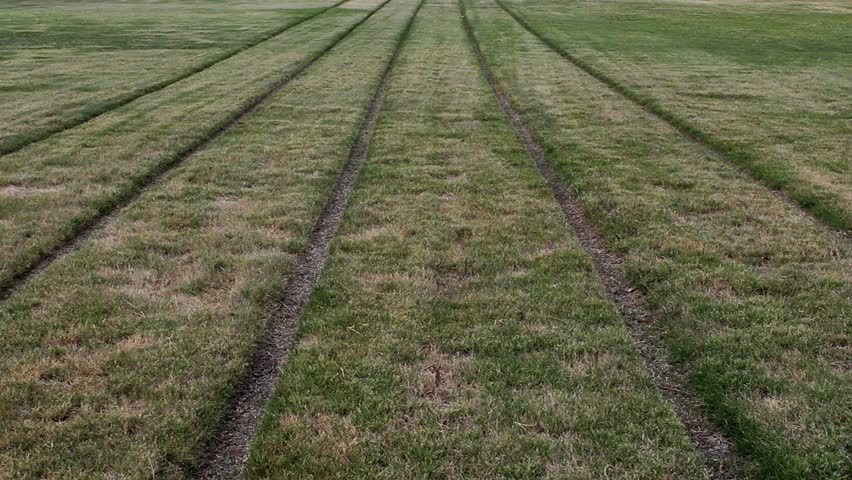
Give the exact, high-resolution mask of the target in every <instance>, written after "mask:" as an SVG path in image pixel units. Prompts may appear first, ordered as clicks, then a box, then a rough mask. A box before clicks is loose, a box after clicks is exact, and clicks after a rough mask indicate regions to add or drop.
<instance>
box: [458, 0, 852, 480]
mask: <svg viewBox="0 0 852 480" xmlns="http://www.w3.org/2000/svg"><path fill="white" fill-rule="evenodd" d="M466 3H468V4H469V5H471V8H470V9H469V10H470V15H471V17H472V20H473V23H474V27H475V30H476V33H477V37H478V38H479V39H480V42H481V44H482V49H483V51H484V54H485V56H486V58H487V59H488V62H489V64H490V65H492V67H493V68H494V70H495V72H496V74H497V76H498V77H499V78H500V80H501V81H502V82H504V84H505V85H506V90H507V91H508V93H509V95H510V97H512V98H513V100H514V101H515V102H516V103H517V104H518V105H519V108H518V109H519V110H520V111H522V112H524V119H525V121H526V122H527V123H528V124H529V125H530V127H531V129H532V130H533V131H534V132H537V133H538V135H539V140H540V142H541V143H542V144H543V145H545V147H546V148H548V155H549V156H550V158H551V159H552V161H553V162H554V164H555V166H556V167H557V169H558V170H559V171H560V172H561V173H562V175H563V178H564V179H565V180H566V182H567V183H568V184H569V186H570V187H571V188H572V189H573V190H574V191H575V193H576V196H577V197H578V199H579V200H580V202H581V204H582V205H583V206H584V207H585V208H586V210H587V213H588V215H589V216H590V218H591V219H592V220H593V222H594V223H595V224H596V225H597V227H598V228H599V230H600V232H601V233H602V234H603V235H604V237H606V238H607V239H608V240H609V241H610V242H611V244H612V246H613V247H614V248H615V249H616V250H617V251H620V252H622V253H623V254H624V256H625V257H626V265H627V273H628V277H629V279H630V280H631V281H632V283H633V284H634V285H636V286H637V287H639V288H640V290H641V291H643V292H644V293H645V295H646V297H647V298H648V300H649V302H650V305H651V307H652V308H653V309H654V310H655V311H656V312H658V314H659V316H660V317H661V319H662V322H661V324H660V325H658V326H657V329H658V331H659V333H660V335H661V336H662V337H663V338H664V339H665V341H666V343H667V344H668V347H669V351H670V353H671V355H672V357H673V358H674V359H675V360H677V361H678V362H679V363H680V364H681V366H682V367H683V368H684V369H685V370H686V372H687V373H688V376H689V378H690V385H691V387H692V390H693V391H695V392H696V393H697V394H698V395H699V396H701V397H702V398H703V399H704V402H705V406H706V408H707V410H708V411H709V412H710V413H711V415H712V416H714V417H715V419H716V421H717V423H718V424H719V425H721V426H722V427H723V428H724V429H725V431H726V432H727V433H728V434H729V436H730V437H731V438H733V439H734V440H735V446H736V448H737V450H738V451H739V452H740V453H741V454H742V455H743V456H744V457H745V458H746V465H744V471H745V472H746V474H747V475H748V476H754V477H757V478H805V477H810V478H844V477H845V476H847V475H848V473H849V471H848V468H849V462H848V460H849V458H848V452H847V451H846V448H845V444H846V443H847V442H846V441H845V440H844V439H847V438H849V436H850V430H849V425H850V422H849V408H848V406H849V405H848V398H850V381H849V368H848V367H849V364H848V342H849V318H852V302H850V298H852V287H850V285H852V283H850V280H852V279H850V277H849V272H850V271H852V268H850V266H852V255H850V253H851V252H850V248H849V244H848V242H846V241H845V240H843V239H840V238H838V237H837V236H835V235H832V234H830V233H828V232H826V231H825V230H824V229H822V228H820V227H819V226H818V225H816V224H815V223H814V222H813V221H812V220H811V219H810V218H809V217H807V216H805V215H803V214H802V213H801V212H799V211H798V210H797V209H796V208H794V207H792V206H790V205H789V204H787V203H785V202H783V201H780V200H778V199H777V198H776V197H775V196H773V195H771V194H770V193H769V192H768V191H767V190H766V189H765V188H764V187H762V186H760V185H757V184H755V183H754V182H753V181H752V179H751V178H749V177H748V176H747V175H745V174H742V173H739V172H737V171H736V170H735V169H733V168H731V167H730V166H728V165H726V164H725V163H723V162H721V161H719V160H717V159H715V158H713V157H712V156H708V155H707V154H706V152H704V151H703V150H702V149H701V148H699V147H697V146H696V145H694V144H693V143H692V142H689V141H687V140H685V139H683V138H682V137H681V136H680V135H678V134H676V133H675V132H673V131H672V130H671V129H670V128H668V127H667V126H665V125H664V124H663V123H662V122H660V121H659V120H658V119H656V118H655V117H654V116H651V115H649V114H647V113H646V112H644V111H643V110H642V109H641V108H639V107H637V106H636V105H635V104H633V103H632V102H630V101H628V100H626V99H624V98H623V97H622V96H620V95H618V94H617V93H615V92H613V91H612V90H610V89H609V88H607V87H606V86H604V85H603V84H601V83H600V82H598V81H597V80H595V79H593V78H592V77H590V76H589V75H587V74H586V73H584V72H583V71H581V70H580V69H578V68H576V67H575V66H573V65H572V64H571V63H570V62H567V61H566V60H564V59H562V58H561V57H560V56H559V55H558V54H556V53H554V52H553V51H552V50H551V49H550V48H548V47H547V46H546V45H544V44H542V43H541V42H539V41H538V40H536V38H535V37H533V36H532V35H530V34H529V33H527V32H526V31H525V30H524V29H523V28H522V27H521V26H520V25H519V24H518V23H517V22H515V21H514V20H513V19H512V18H511V17H510V16H509V15H507V14H506V13H504V12H502V10H500V9H497V8H493V7H494V3H493V2H492V1H490V0H481V1H477V2H466Z"/></svg>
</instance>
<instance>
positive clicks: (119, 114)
mask: <svg viewBox="0 0 852 480" xmlns="http://www.w3.org/2000/svg"><path fill="white" fill-rule="evenodd" d="M379 3H380V2H378V1H375V2H358V4H356V5H354V7H355V8H347V7H348V4H344V5H343V6H341V8H335V9H332V10H329V11H328V12H326V13H323V14H322V15H319V16H318V17H316V18H313V19H311V20H309V21H307V22H305V23H302V24H301V25H299V26H297V27H294V28H293V29H291V30H288V31H287V32H285V33H283V34H281V35H279V36H277V37H275V38H274V39H271V40H269V41H267V42H264V43H262V44H260V45H258V46H256V47H253V48H250V49H248V50H246V51H244V52H242V53H240V54H238V55H236V56H234V57H232V58H230V59H229V60H227V61H224V62H222V63H220V64H218V65H216V66H215V67H213V68H210V69H208V70H205V71H204V72H201V73H199V74H197V75H194V76H192V77H189V78H187V79H185V80H183V81H180V82H178V83H176V84H174V85H172V86H170V87H168V88H166V89H164V90H162V91H159V92H156V93H154V94H151V95H148V96H146V97H143V98H141V99H139V100H137V101H135V102H132V103H130V104H128V105H126V106H124V107H122V108H119V109H117V110H115V111H113V112H110V113H108V114H106V115H103V116H101V117H98V118H97V119H95V120H93V121H91V122H88V123H86V124H84V125H81V126H79V127H77V128H74V129H71V130H69V131H66V132H64V133H62V134H59V135H56V136H54V137H51V138H49V139H47V140H45V141H42V142H39V143H37V144H34V145H31V146H30V147H28V148H25V149H24V150H21V151H19V152H16V153H14V154H11V155H8V156H6V157H3V159H2V161H0V285H3V284H4V283H6V282H8V281H9V280H10V279H11V278H13V277H14V276H15V275H16V274H18V273H19V272H21V271H25V270H26V269H27V268H29V266H30V265H32V264H33V262H34V261H35V260H36V259H38V258H39V257H40V256H41V255H42V254H44V252H50V251H51V250H53V249H54V248H55V246H56V245H57V244H58V243H59V242H61V241H62V240H63V239H65V238H68V237H69V236H72V235H73V234H74V233H75V232H76V231H77V229H78V227H79V226H80V225H82V224H85V223H86V222H87V221H88V220H90V219H92V218H93V217H95V216H97V215H98V214H100V213H102V212H107V211H109V210H110V209H111V208H112V207H113V206H114V205H116V203H117V202H119V201H120V200H121V199H122V198H125V197H127V196H129V195H130V194H131V193H132V192H134V191H135V190H136V189H137V188H138V187H139V186H140V185H142V184H144V183H145V182H146V181H148V179H150V178H151V176H152V174H154V173H155V172H158V171H160V170H162V169H164V168H166V167H167V166H169V165H171V164H172V163H173V162H175V161H176V160H177V159H179V158H180V157H181V155H182V154H183V153H184V152H187V151H188V150H189V149H190V148H191V147H192V146H193V145H196V144H197V143H199V142H201V141H203V140H205V139H207V138H208V137H210V136H211V135H212V134H214V133H215V132H216V131H217V130H219V129H220V128H221V127H222V126H223V125H225V124H226V123H227V122H228V120H229V119H230V118H232V117H233V116H234V115H235V114H236V113H237V112H239V111H240V110H241V109H242V108H243V107H244V106H246V105H248V104H250V103H251V102H252V101H253V100H254V99H255V98H257V97H259V96H261V95H262V94H264V93H265V92H267V91H268V90H269V89H270V88H271V87H272V85H273V84H274V83H275V82H277V81H279V80H281V79H283V78H285V77H287V76H288V75H292V74H293V73H294V72H295V71H297V70H298V69H299V68H300V67H302V66H303V65H304V64H305V63H307V62H308V61H309V60H310V59H312V58H314V57H315V56H317V55H319V54H320V53H321V52H322V51H323V50H324V49H326V48H328V47H329V46H330V45H332V44H333V43H334V42H335V41H337V40H339V39H340V38H341V37H342V35H343V34H344V33H345V31H346V30H347V29H349V28H350V27H352V26H353V25H355V24H356V23H357V22H359V21H361V20H362V19H363V18H364V17H365V16H366V15H367V14H368V9H370V8H376V6H377V5H378V4H379Z"/></svg>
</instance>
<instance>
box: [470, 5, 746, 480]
mask: <svg viewBox="0 0 852 480" xmlns="http://www.w3.org/2000/svg"><path fill="white" fill-rule="evenodd" d="M458 2H459V8H460V9H461V15H462V20H463V23H464V28H465V31H466V32H467V36H468V40H469V42H470V44H471V47H472V48H473V51H474V54H475V56H476V59H477V61H478V62H479V67H480V70H481V71H482V74H483V76H484V77H485V78H486V80H487V81H488V84H489V85H490V86H491V90H492V91H493V92H494V96H495V97H496V98H497V102H498V103H499V104H500V108H502V109H503V112H504V113H505V114H506V117H508V119H509V121H510V122H511V123H512V126H514V127H515V130H516V131H517V133H518V136H519V137H520V138H521V140H522V141H523V142H524V145H525V146H526V148H527V151H528V152H529V154H530V157H532V159H533V161H534V162H535V166H536V168H537V169H538V171H539V172H540V173H541V176H542V177H543V178H544V180H545V181H546V182H547V185H548V187H550V190H551V191H552V192H553V196H554V197H555V198H556V201H557V202H558V203H559V206H560V207H561V209H562V213H563V214H564V216H565V219H566V221H567V222H568V224H569V225H570V226H571V228H572V229H573V230H574V231H575V232H576V234H577V238H578V239H579V241H580V244H581V245H582V246H583V249H584V250H585V251H586V253H587V254H588V255H589V257H590V258H591V260H592V264H593V265H594V268H595V272H596V273H597V275H598V277H599V278H600V280H601V283H603V285H604V287H605V288H606V290H607V291H608V292H609V295H610V297H611V298H612V300H613V301H614V302H615V303H616V305H617V306H618V310H619V313H620V314H621V316H622V318H623V319H624V321H625V323H626V325H627V328H628V331H629V332H630V336H631V337H633V340H634V341H635V342H636V345H637V347H638V348H639V352H640V354H641V356H642V360H643V362H644V363H645V366H646V368H647V369H648V370H649V371H650V372H651V373H652V374H653V377H654V383H655V384H656V386H657V389H658V390H659V391H660V393H661V394H662V395H663V397H665V398H666V399H667V400H668V402H669V403H670V404H671V406H672V408H673V409H674V411H675V412H676V414H677V416H678V418H679V419H680V421H681V423H683V425H684V427H685V428H686V433H687V435H688V436H689V438H690V440H691V441H692V444H693V445H694V446H695V448H696V449H698V450H699V451H700V452H701V453H702V455H703V456H704V462H705V466H706V469H707V473H708V474H709V476H710V478H713V479H733V478H737V475H736V471H735V459H734V456H733V454H732V452H731V451H730V441H729V440H727V439H726V438H725V437H724V435H723V434H722V433H721V431H720V430H719V429H718V428H716V427H715V426H714V425H713V424H712V423H711V422H710V421H709V420H708V419H707V418H705V417H704V415H702V414H701V412H700V405H701V402H700V401H699V400H698V399H696V398H695V397H694V396H693V395H692V394H690V393H688V392H687V390H686V387H685V385H686V382H685V381H684V379H683V376H682V375H681V374H680V373H679V372H677V371H676V370H675V369H674V368H673V367H672V365H671V363H670V362H669V361H668V359H667V358H666V355H665V353H664V351H663V349H662V348H661V347H660V345H659V341H658V340H657V339H656V338H655V336H654V335H653V334H652V333H651V332H650V331H649V330H648V329H647V328H646V325H648V324H649V323H653V322H654V321H655V316H654V314H653V313H652V312H651V311H649V310H648V309H647V308H646V307H645V305H644V300H643V298H642V294H641V293H639V291H638V290H637V289H635V288H633V287H632V286H630V284H629V283H628V282H627V280H626V279H625V276H624V274H623V269H622V265H623V259H622V258H621V257H620V256H619V255H617V254H615V253H614V252H612V250H611V249H610V248H609V245H607V243H606V241H605V240H604V239H603V237H601V236H600V235H599V234H598V233H597V231H596V230H595V228H594V226H593V225H592V223H591V222H590V221H589V220H588V219H587V218H586V217H585V215H584V213H583V209H582V207H580V205H579V204H578V203H577V201H576V199H574V197H573V196H572V195H571V193H570V191H569V190H568V188H567V187H566V186H565V184H564V183H563V182H562V180H561V178H560V177H559V174H557V173H556V171H555V170H554V169H553V167H552V166H551V165H550V162H549V161H548V160H547V158H546V157H545V155H544V150H543V149H542V147H541V145H539V143H538V142H537V141H536V140H535V137H534V136H533V134H532V132H531V131H530V130H529V128H527V126H526V125H525V124H524V123H523V121H522V120H521V116H520V114H518V112H517V110H515V109H514V108H513V107H512V105H511V102H510V101H509V98H508V97H507V96H506V94H505V93H504V92H503V89H502V87H501V85H500V83H499V81H498V80H497V78H496V77H495V76H494V74H493V72H492V71H491V69H490V68H489V67H488V65H487V64H486V62H485V58H484V57H483V55H482V50H481V49H480V46H479V42H478V40H477V39H476V35H475V34H474V32H473V27H472V25H471V23H470V20H469V19H468V18H467V11H466V9H465V6H464V0H458Z"/></svg>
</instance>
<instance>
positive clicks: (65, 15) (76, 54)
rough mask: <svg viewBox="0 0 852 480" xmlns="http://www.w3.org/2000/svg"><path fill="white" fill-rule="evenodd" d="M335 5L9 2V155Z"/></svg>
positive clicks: (5, 102) (3, 94)
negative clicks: (38, 139) (49, 134)
mask: <svg viewBox="0 0 852 480" xmlns="http://www.w3.org/2000/svg"><path fill="white" fill-rule="evenodd" d="M332 3H334V2H333V0H284V1H277V0H276V1H271V0H248V1H246V0H241V1H237V2H201V1H188V2H187V1H182V2H173V1H163V0H135V1H131V2H116V1H87V2H69V1H67V0H50V1H45V2H25V1H19V0H12V1H8V2H4V3H3V5H2V10H0V12H2V13H0V106H2V108H0V154H2V153H5V152H7V151H9V150H11V149H14V148H17V147H19V146H20V145H23V144H25V143H27V142H30V141H32V140H34V139H37V138H41V137H42V136H44V135H45V134H46V133H49V132H53V131H56V130H57V129H61V128H67V127H68V126H71V125H74V124H77V123H79V122H80V121H82V120H83V119H86V118H89V117H90V116H92V115H95V114H97V113H98V112H102V111H104V110H106V109H109V108H110V107H112V106H114V105H116V104H118V103H120V102H122V101H125V100H126V99H128V98H132V97H135V96H138V95H139V94H141V93H143V92H146V91H149V90H151V89H154V88H157V87H158V86H159V85H163V84H164V83H165V82H168V81H170V80H172V79H173V78H177V77H180V76H183V75H186V74H188V73H190V72H192V71H195V70H196V69H198V68H202V67H203V66H204V65H205V64H208V63H210V62H213V61H215V60H217V59H220V58H223V57H224V56H226V55H228V54H230V53H232V52H234V51H237V50H239V49H241V48H245V47H246V46H248V45H251V44H254V43H256V42H258V41H259V40H261V39H263V38H266V37H267V36H269V35H270V33H273V32H276V31H279V30H281V29H282V28H284V27H286V26H287V25H291V24H293V23H295V22H297V21H299V20H301V19H303V18H305V17H307V16H308V15H311V14H314V13H316V12H318V11H319V10H320V8H321V7H326V6H329V5H331V4H332Z"/></svg>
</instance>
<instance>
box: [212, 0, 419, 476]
mask: <svg viewBox="0 0 852 480" xmlns="http://www.w3.org/2000/svg"><path fill="white" fill-rule="evenodd" d="M422 6H423V1H422V0H421V2H420V3H419V4H418V5H417V8H416V9H415V10H414V13H413V14H412V16H411V18H410V19H409V20H408V23H407V24H406V26H405V28H404V30H403V31H402V33H401V35H400V37H399V40H398V42H397V45H396V47H395V49H394V52H393V55H392V56H391V58H390V60H389V61H388V64H387V66H386V67H385V71H384V73H383V74H382V78H381V81H380V82H379V84H378V86H377V87H376V91H375V93H374V94H373V98H372V100H371V101H370V106H369V108H368V109H367V112H366V114H365V116H364V119H363V121H362V123H361V127H360V128H359V130H358V136H357V137H356V138H355V141H354V142H353V144H352V147H351V149H350V151H349V156H348V158H347V161H346V165H345V166H344V168H343V170H342V171H341V172H340V175H339V176H338V178H337V182H336V183H335V186H334V189H333V190H332V192H331V194H330V195H329V198H328V200H327V201H326V204H325V206H324V207H323V210H322V213H321V214H320V216H319V218H318V219H317V222H316V224H315V225H314V228H313V230H312V231H311V234H310V236H309V237H308V242H307V244H306V245H305V248H304V249H303V250H302V252H301V253H300V255H299V258H298V260H297V261H296V265H295V266H294V270H293V273H292V274H291V275H290V278H289V279H288V281H287V286H286V287H285V289H284V292H283V293H282V295H281V300H280V301H279V302H278V304H277V306H276V308H275V309H274V310H273V312H272V314H271V315H270V318H269V319H268V321H267V324H266V327H265V331H264V334H263V336H262V337H261V339H260V341H259V342H258V345H257V346H256V348H255V351H254V353H253V354H252V356H251V359H250V360H249V362H248V365H247V366H246V369H245V371H244V373H243V374H242V376H241V377H240V379H239V380H238V381H237V387H236V390H235V393H234V394H233V396H232V398H231V400H230V402H229V405H228V408H227V409H226V413H225V414H224V416H223V418H222V420H221V421H220V424H219V427H218V429H217V431H216V433H215V435H214V437H213V439H212V440H211V442H210V445H209V447H208V449H207V453H206V455H205V458H204V460H203V463H202V467H201V469H200V471H199V472H198V475H196V478H201V479H226V478H235V477H241V476H242V469H243V464H244V463H245V460H246V458H247V456H248V451H249V446H250V445H251V442H252V440H253V439H254V437H255V435H256V434H257V429H258V422H259V421H260V417H261V416H262V414H263V411H264V407H265V405H266V402H267V400H268V399H269V396H270V395H271V393H272V390H273V387H274V386H275V382H276V380H277V378H278V373H279V369H280V367H281V365H283V364H284V362H285V361H286V359H287V355H288V353H289V351H290V348H291V347H292V345H293V339H294V337H295V335H296V332H297V330H298V319H299V315H300V314H301V313H302V310H303V309H304V307H305V305H306V304H307V302H308V300H309V298H310V296H311V292H312V291H313V289H314V286H315V285H316V283H317V281H318V280H319V277H320V274H321V273H322V270H323V268H324V267H325V263H326V260H327V259H328V254H329V245H330V244H331V240H332V238H333V237H334V235H335V233H336V232H337V229H338V227H339V225H340V221H341V218H342V217H343V212H344V211H345V210H346V205H347V203H348V201H349V196H350V194H351V193H352V190H353V188H354V187H355V181H356V180H357V178H358V174H359V173H360V171H361V168H362V167H363V165H364V161H365V160H366V157H367V148H368V147H369V144H370V137H371V135H372V133H373V129H374V127H375V125H376V121H377V119H378V117H379V112H380V111H381V108H382V103H383V101H384V98H385V94H386V93H387V89H388V84H389V83H390V79H391V74H392V72H393V69H394V66H395V65H396V62H397V58H398V57H399V52H400V50H401V49H402V45H403V44H404V43H405V40H406V38H408V35H409V32H410V30H411V25H412V24H413V23H414V19H415V18H416V17H417V14H418V13H419V12H420V9H421V7H422Z"/></svg>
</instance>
